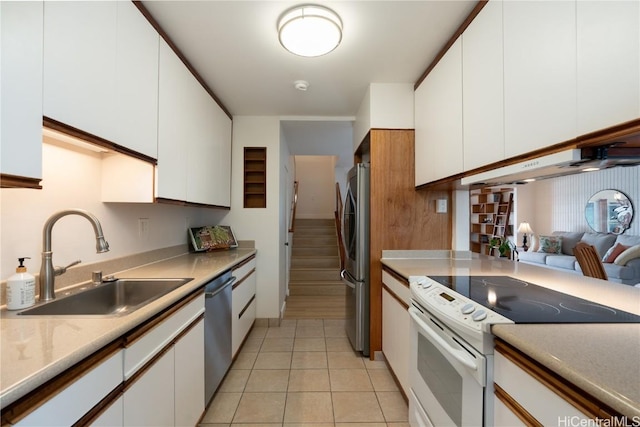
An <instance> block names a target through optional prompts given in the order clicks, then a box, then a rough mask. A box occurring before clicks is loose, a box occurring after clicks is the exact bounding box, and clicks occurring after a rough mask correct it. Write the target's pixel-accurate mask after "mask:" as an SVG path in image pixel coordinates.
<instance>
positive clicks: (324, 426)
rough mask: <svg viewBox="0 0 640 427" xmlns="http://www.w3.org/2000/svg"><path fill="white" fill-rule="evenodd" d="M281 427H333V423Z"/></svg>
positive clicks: (293, 424) (287, 424) (297, 424)
mask: <svg viewBox="0 0 640 427" xmlns="http://www.w3.org/2000/svg"><path fill="white" fill-rule="evenodd" d="M282 427H334V424H333V423H284V424H282Z"/></svg>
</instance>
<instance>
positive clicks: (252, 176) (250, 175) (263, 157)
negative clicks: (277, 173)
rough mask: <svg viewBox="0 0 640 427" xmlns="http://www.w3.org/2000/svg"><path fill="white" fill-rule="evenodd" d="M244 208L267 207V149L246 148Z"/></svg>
mask: <svg viewBox="0 0 640 427" xmlns="http://www.w3.org/2000/svg"><path fill="white" fill-rule="evenodd" d="M243 190H244V207H245V208H266V207H267V148H266V147H245V148H244V188H243Z"/></svg>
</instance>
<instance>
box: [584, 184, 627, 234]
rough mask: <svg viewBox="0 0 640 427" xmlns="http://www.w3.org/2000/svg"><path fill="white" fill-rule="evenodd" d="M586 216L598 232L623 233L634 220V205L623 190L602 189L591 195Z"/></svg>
mask: <svg viewBox="0 0 640 427" xmlns="http://www.w3.org/2000/svg"><path fill="white" fill-rule="evenodd" d="M584 216H585V218H586V219H587V223H588V224H589V227H591V228H592V229H593V231H595V232H597V233H613V234H622V233H624V231H625V230H626V229H627V228H629V226H630V225H631V221H632V220H633V205H632V204H631V200H629V197H627V195H626V194H624V193H623V192H622V191H618V190H602V191H598V192H597V193H596V194H594V195H593V196H591V198H590V199H589V201H588V202H587V206H585V208H584Z"/></svg>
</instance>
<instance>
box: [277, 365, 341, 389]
mask: <svg viewBox="0 0 640 427" xmlns="http://www.w3.org/2000/svg"><path fill="white" fill-rule="evenodd" d="M330 390H331V387H330V385H329V372H328V371H327V370H326V369H293V370H291V373H290V374H289V388H288V391H289V392H294V391H330Z"/></svg>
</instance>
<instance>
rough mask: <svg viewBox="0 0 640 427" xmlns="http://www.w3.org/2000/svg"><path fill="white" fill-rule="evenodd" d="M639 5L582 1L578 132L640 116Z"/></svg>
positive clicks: (589, 130)
mask: <svg viewBox="0 0 640 427" xmlns="http://www.w3.org/2000/svg"><path fill="white" fill-rule="evenodd" d="M639 9H640V3H639V2H637V1H579V2H577V27H578V30H577V31H578V39H577V43H578V104H577V105H578V134H579V135H583V134H585V133H588V132H592V131H596V130H599V129H603V128H606V127H609V126H613V125H616V124H619V123H623V122H626V121H629V120H632V119H635V118H638V117H640V12H639Z"/></svg>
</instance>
